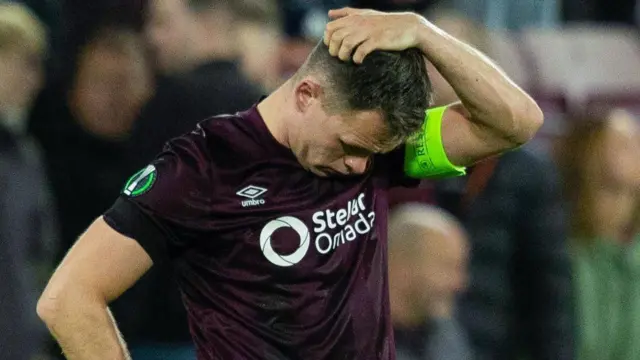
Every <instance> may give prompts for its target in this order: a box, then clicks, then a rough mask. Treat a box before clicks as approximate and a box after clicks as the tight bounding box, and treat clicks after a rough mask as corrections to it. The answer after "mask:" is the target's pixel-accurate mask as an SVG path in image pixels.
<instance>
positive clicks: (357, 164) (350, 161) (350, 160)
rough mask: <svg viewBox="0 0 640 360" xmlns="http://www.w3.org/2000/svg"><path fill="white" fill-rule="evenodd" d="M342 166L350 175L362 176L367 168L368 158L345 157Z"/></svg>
mask: <svg viewBox="0 0 640 360" xmlns="http://www.w3.org/2000/svg"><path fill="white" fill-rule="evenodd" d="M344 164H345V166H346V167H347V170H349V173H351V174H364V172H365V171H367V167H368V166H369V157H368V156H366V157H364V156H347V157H345V159H344Z"/></svg>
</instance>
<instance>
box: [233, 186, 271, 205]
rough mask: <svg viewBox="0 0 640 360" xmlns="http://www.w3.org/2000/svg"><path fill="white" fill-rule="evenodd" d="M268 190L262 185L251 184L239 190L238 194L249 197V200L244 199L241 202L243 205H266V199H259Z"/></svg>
mask: <svg viewBox="0 0 640 360" xmlns="http://www.w3.org/2000/svg"><path fill="white" fill-rule="evenodd" d="M266 192H267V189H265V188H262V187H260V186H255V185H249V186H247V187H245V188H244V189H242V190H240V191H238V192H237V193H236V195H238V196H242V197H245V198H247V199H248V200H243V201H241V202H240V204H241V205H242V207H249V206H258V205H264V199H258V198H259V197H260V196H262V195H264V193H266Z"/></svg>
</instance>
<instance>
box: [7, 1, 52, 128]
mask: <svg viewBox="0 0 640 360" xmlns="http://www.w3.org/2000/svg"><path fill="white" fill-rule="evenodd" d="M46 53H47V31H46V29H45V27H44V25H43V24H42V23H41V22H40V20H39V19H38V18H37V17H36V16H35V15H34V14H33V12H31V11H30V10H29V9H28V8H27V7H26V6H23V5H20V4H16V3H5V4H0V74H1V75H2V81H0V121H1V122H2V124H3V125H5V126H7V127H9V128H10V129H11V130H12V131H24V128H25V127H26V126H25V125H24V124H25V121H24V119H25V113H26V112H27V111H28V110H29V108H30V106H31V104H32V102H33V100H34V99H35V97H36V95H37V94H38V91H39V90H40V88H41V87H42V85H43V77H44V76H43V59H44V57H45V56H46Z"/></svg>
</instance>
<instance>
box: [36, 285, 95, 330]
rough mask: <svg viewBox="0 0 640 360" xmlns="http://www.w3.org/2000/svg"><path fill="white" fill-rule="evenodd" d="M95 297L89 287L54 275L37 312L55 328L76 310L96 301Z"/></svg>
mask: <svg viewBox="0 0 640 360" xmlns="http://www.w3.org/2000/svg"><path fill="white" fill-rule="evenodd" d="M95 299H96V297H95V296H92V295H91V293H90V292H89V291H87V289H82V288H81V286H79V285H78V284H77V283H76V284H74V283H72V282H68V281H60V279H59V278H58V279H56V278H55V277H54V278H53V279H52V280H51V282H49V284H48V285H47V287H46V288H45V290H44V291H43V293H42V295H40V298H39V299H38V303H37V305H36V313H37V314H38V317H39V318H40V319H41V320H42V321H43V322H44V323H45V324H46V325H47V326H48V327H49V328H54V327H56V325H57V324H59V323H60V322H61V321H65V320H66V319H67V318H68V317H69V316H70V315H72V314H73V313H74V312H77V311H80V309H86V308H87V305H89V304H92V303H95V301H94V300H95ZM96 305H98V304H96ZM105 306H106V303H105Z"/></svg>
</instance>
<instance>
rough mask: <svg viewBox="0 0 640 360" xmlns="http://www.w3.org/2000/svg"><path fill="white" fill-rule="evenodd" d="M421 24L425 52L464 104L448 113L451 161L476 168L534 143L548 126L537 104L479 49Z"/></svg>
mask: <svg viewBox="0 0 640 360" xmlns="http://www.w3.org/2000/svg"><path fill="white" fill-rule="evenodd" d="M417 21H418V23H419V27H418V28H419V31H418V44H419V48H420V49H421V50H422V51H423V52H424V54H425V56H426V58H427V59H428V60H429V61H430V62H431V63H432V64H433V65H434V66H435V67H436V68H437V69H438V71H439V72H440V73H441V74H442V76H443V77H444V78H445V80H447V82H449V84H451V86H452V87H453V89H454V91H455V92H456V94H457V95H458V98H459V99H460V101H461V102H460V103H456V104H453V105H450V106H449V108H448V109H447V111H445V113H444V114H443V119H442V129H441V131H442V142H443V145H444V148H445V151H446V153H447V156H448V158H449V160H450V161H451V162H452V163H453V164H456V165H470V164H472V163H474V162H476V161H478V160H481V159H483V158H486V157H488V156H491V155H495V154H498V153H501V152H504V151H507V150H510V149H513V148H516V147H519V146H521V145H523V144H525V143H526V142H528V141H529V140H531V139H532V138H533V136H534V135H535V134H536V132H537V131H538V129H539V128H540V126H541V125H542V122H543V115H542V111H541V110H540V108H539V107H538V105H537V104H536V102H535V101H534V100H533V99H532V98H531V97H530V96H529V95H527V93H525V92H524V91H523V90H522V89H520V88H519V87H518V86H517V85H516V84H515V83H513V81H511V80H510V79H509V78H508V77H507V75H506V74H505V73H504V72H503V71H502V70H501V69H499V68H498V67H497V66H496V65H495V64H494V63H493V62H492V61H491V60H489V58H487V57H486V56H485V55H483V54H482V53H480V52H479V51H478V50H476V49H474V48H473V47H471V46H469V45H467V44H464V43H462V42H461V41H459V40H457V39H455V38H454V37H452V36H450V35H449V34H447V33H445V32H444V31H442V30H440V29H438V28H437V27H435V26H434V25H433V24H431V23H429V22H428V21H426V20H425V19H424V18H422V17H418V18H417Z"/></svg>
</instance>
